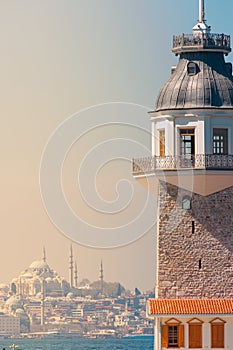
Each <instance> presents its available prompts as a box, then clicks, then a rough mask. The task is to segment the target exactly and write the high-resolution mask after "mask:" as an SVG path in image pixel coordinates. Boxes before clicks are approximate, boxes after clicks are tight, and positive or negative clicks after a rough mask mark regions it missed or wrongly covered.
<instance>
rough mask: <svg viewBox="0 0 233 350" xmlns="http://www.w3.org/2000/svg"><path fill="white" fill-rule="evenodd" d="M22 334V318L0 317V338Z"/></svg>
mask: <svg viewBox="0 0 233 350" xmlns="http://www.w3.org/2000/svg"><path fill="white" fill-rule="evenodd" d="M19 334H20V318H19V317H14V316H5V315H0V336H3V335H5V336H11V335H14V336H15V335H19Z"/></svg>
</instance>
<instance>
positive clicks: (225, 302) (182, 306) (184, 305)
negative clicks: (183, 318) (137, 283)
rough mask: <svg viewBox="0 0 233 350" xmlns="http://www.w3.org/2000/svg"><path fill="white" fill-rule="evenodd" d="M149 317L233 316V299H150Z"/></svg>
mask: <svg viewBox="0 0 233 350" xmlns="http://www.w3.org/2000/svg"><path fill="white" fill-rule="evenodd" d="M149 310H150V314H151V315H203V314H205V315H206V314H211V315H223V314H224V315H226V314H229V315H231V314H232V315H233V299H150V300H149Z"/></svg>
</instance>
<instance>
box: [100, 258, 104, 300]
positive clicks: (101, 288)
mask: <svg viewBox="0 0 233 350" xmlns="http://www.w3.org/2000/svg"><path fill="white" fill-rule="evenodd" d="M100 291H101V294H103V291H104V269H103V262H102V260H101V264H100Z"/></svg>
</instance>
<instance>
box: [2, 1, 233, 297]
mask: <svg viewBox="0 0 233 350" xmlns="http://www.w3.org/2000/svg"><path fill="white" fill-rule="evenodd" d="M0 9H1V11H0V16H1V21H0V23H1V29H2V30H1V33H2V34H1V42H2V64H1V68H0V69H1V76H2V84H1V93H2V94H1V95H2V103H1V106H0V111H1V116H2V130H3V132H2V139H1V142H2V147H1V152H2V157H1V159H2V174H1V177H2V181H1V193H2V201H1V217H2V220H1V230H2V251H1V256H0V262H1V265H2V266H4V265H7V266H6V268H5V269H1V272H0V282H10V280H11V279H12V278H13V277H15V276H17V275H18V274H19V273H20V272H21V271H22V270H23V269H25V268H26V267H27V266H29V265H30V263H31V262H32V261H34V260H37V259H39V258H40V257H41V259H42V249H43V246H46V251H47V256H48V261H49V264H51V266H53V268H54V269H56V270H57V271H58V272H59V273H60V274H61V275H64V277H65V278H66V279H67V280H68V269H67V266H68V255H69V253H68V252H69V247H70V243H71V241H70V240H69V239H68V238H67V237H65V236H64V235H63V234H62V233H60V232H59V230H58V229H57V228H56V227H55V226H54V225H53V224H52V223H51V222H50V220H49V217H48V216H47V215H46V212H45V210H44V208H43V205H42V200H41V197H40V189H39V167H40V161H41V156H42V152H43V149H44V147H45V145H46V144H47V141H48V139H49V137H50V136H51V134H52V133H53V132H54V130H55V129H56V128H57V127H58V125H59V124H60V123H62V122H64V121H65V120H66V119H67V118H69V117H70V116H71V115H73V114H74V113H76V112H78V111H80V110H82V109H85V108H89V107H92V106H94V105H99V104H101V103H109V102H112V101H114V102H122V101H123V102H126V103H135V104H138V105H142V106H145V114H144V121H145V128H147V127H150V121H149V116H148V115H147V110H148V111H149V110H150V109H152V108H153V105H154V101H155V98H156V95H157V93H158V90H159V88H160V87H161V86H162V85H163V83H164V82H165V81H166V79H167V78H168V77H169V74H170V67H171V66H172V65H173V64H176V62H177V59H176V58H175V57H174V56H173V55H172V53H170V54H169V52H170V49H171V42H172V35H173V34H176V33H180V32H183V31H184V32H187V33H188V32H191V31H192V27H191V26H190V23H191V24H193V25H194V24H195V23H196V20H197V18H198V1H197V0H196V1H194V0H193V1H191V0H190V1H189V2H188V3H187V0H186V1H184V0H180V1H177V2H174V1H171V0H167V1H161V0H159V1H155V0H147V1H146V2H142V1H140V0H137V1H135V0H121V1H113V0H112V1H109V0H97V1H96V2H94V3H93V1H91V0H85V1H84V0H77V1H72V0H69V1H64V0H60V1H55V0H51V1H49V2H47V3H43V4H42V3H41V2H32V1H25V0H23V1H21V2H20V3H19V2H17V1H3V2H1V4H0ZM168 9H169V11H168ZM231 10H233V4H231V2H230V1H227V7H221V11H220V3H219V2H218V1H217V0H212V1H211V2H210V1H206V18H207V20H208V24H209V25H212V26H213V27H212V31H213V32H214V33H215V32H222V31H224V32H225V33H227V34H232V26H231V18H230V13H231ZM182 13H185V17H184V15H183V14H182ZM231 56H232V55H230V56H229V58H228V60H229V61H232V57H231ZM116 121H117V120H116ZM136 122H137V121H136ZM104 132H105V131H104ZM105 136H106V134H105ZM98 137H99V136H98ZM134 138H135V139H136V138H137V134H135V133H134ZM88 142H89V141H88ZM145 143H147V144H148V147H149V144H150V140H147V139H146V141H145ZM75 154H76V153H75ZM75 154H74V157H75ZM135 157H137V154H135ZM72 159H73V158H72ZM72 159H71V160H72ZM69 167H70V165H68V169H71V171H72V174H73V168H71V167H70V168H69ZM71 171H70V172H69V171H68V174H67V177H66V178H65V181H67V182H66V184H67V183H68V182H69V179H70V174H71ZM104 180H105V178H104ZM110 184H111V183H110ZM67 192H68V193H69V198H70V197H72V187H71V188H70V187H68V186H67ZM106 192H108V191H105V192H104V190H103V194H104V196H106V197H107V196H108V193H106ZM107 198H108V197H107ZM111 199H112V198H111V196H110V198H108V200H111ZM71 200H73V201H75V199H74V198H73V197H72V198H71ZM73 204H74V206H75V205H76V203H73ZM73 249H74V253H75V254H76V257H77V261H78V266H79V271H80V279H82V278H84V277H86V278H88V279H90V280H95V278H94V276H99V266H100V261H101V260H103V263H104V270H105V276H106V281H120V282H121V283H122V284H123V285H124V286H125V287H126V288H129V289H131V290H132V289H133V288H134V287H138V288H139V289H140V290H144V291H145V290H148V289H151V288H152V287H153V285H154V279H155V230H154V229H153V228H152V229H151V230H150V231H149V233H147V234H145V235H144V236H143V237H141V238H140V239H138V240H137V241H136V242H134V243H132V244H129V245H127V246H125V247H121V248H115V249H109V250H103V249H93V248H87V247H84V246H82V245H80V244H78V243H75V242H73Z"/></svg>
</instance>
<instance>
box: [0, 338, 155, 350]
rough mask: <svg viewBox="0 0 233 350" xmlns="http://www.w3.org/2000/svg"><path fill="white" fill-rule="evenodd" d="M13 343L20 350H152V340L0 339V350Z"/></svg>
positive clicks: (7, 347)
mask: <svg viewBox="0 0 233 350" xmlns="http://www.w3.org/2000/svg"><path fill="white" fill-rule="evenodd" d="M13 343H14V344H16V345H18V346H19V347H20V349H21V350H79V349H81V350H153V339H19V340H18V339H11V340H9V339H6V340H2V339H1V340H0V350H2V348H3V347H5V348H6V349H7V350H9V349H10V348H9V346H10V345H12V344H13Z"/></svg>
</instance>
